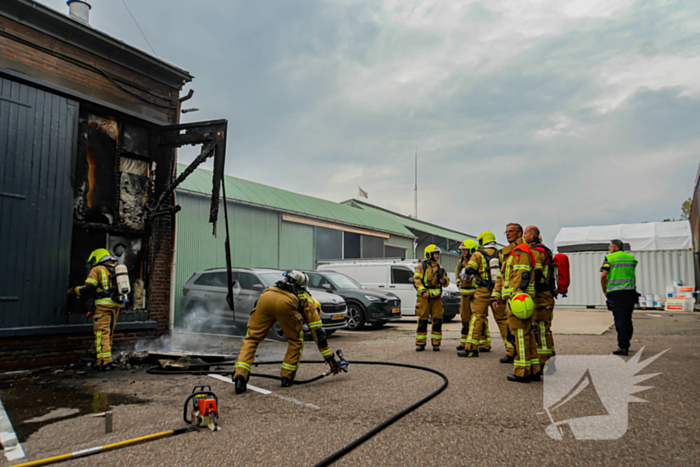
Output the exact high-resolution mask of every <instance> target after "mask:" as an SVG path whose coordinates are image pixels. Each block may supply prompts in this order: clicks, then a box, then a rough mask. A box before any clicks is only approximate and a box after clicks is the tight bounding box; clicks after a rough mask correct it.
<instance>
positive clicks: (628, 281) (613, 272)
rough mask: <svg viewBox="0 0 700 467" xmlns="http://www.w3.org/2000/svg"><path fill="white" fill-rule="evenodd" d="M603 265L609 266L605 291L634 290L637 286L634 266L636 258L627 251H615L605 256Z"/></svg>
mask: <svg viewBox="0 0 700 467" xmlns="http://www.w3.org/2000/svg"><path fill="white" fill-rule="evenodd" d="M603 267H609V268H610V272H608V280H607V283H606V287H605V291H606V292H607V293H610V292H616V291H618V290H635V289H636V288H637V284H636V278H635V274H634V268H636V267H637V260H636V259H634V256H632V255H631V254H629V253H625V252H624V251H619V250H618V251H616V252H614V253H610V254H609V255H607V256H606V257H605V263H603Z"/></svg>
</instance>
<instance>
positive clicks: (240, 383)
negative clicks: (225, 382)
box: [233, 375, 248, 394]
mask: <svg viewBox="0 0 700 467" xmlns="http://www.w3.org/2000/svg"><path fill="white" fill-rule="evenodd" d="M233 384H234V385H235V390H236V394H242V393H244V392H246V390H247V389H248V388H247V385H246V381H245V378H244V377H243V376H242V375H238V376H236V377H235V378H233Z"/></svg>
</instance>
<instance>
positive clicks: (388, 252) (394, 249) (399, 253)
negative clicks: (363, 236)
mask: <svg viewBox="0 0 700 467" xmlns="http://www.w3.org/2000/svg"><path fill="white" fill-rule="evenodd" d="M384 257H385V258H401V259H406V249H405V248H401V247H398V246H390V245H384Z"/></svg>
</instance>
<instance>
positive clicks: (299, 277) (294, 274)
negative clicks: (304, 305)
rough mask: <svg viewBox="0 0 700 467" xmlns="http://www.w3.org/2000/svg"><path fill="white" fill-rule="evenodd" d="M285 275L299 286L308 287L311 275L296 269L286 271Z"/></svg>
mask: <svg viewBox="0 0 700 467" xmlns="http://www.w3.org/2000/svg"><path fill="white" fill-rule="evenodd" d="M284 277H286V278H287V280H288V281H289V282H291V283H292V284H294V285H297V286H299V287H306V284H308V283H309V276H307V275H306V274H304V273H303V272H300V271H295V270H294V269H292V270H290V271H287V272H285V273H284Z"/></svg>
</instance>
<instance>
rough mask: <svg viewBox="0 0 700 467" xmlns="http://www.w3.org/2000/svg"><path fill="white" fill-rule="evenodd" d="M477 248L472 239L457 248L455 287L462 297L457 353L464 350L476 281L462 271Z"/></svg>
mask: <svg viewBox="0 0 700 467" xmlns="http://www.w3.org/2000/svg"><path fill="white" fill-rule="evenodd" d="M477 248H479V245H478V244H477V243H476V242H475V241H474V240H472V239H467V240H465V241H463V242H462V244H461V245H460V246H459V251H460V253H461V255H460V258H459V263H457V271H456V272H457V286H458V287H459V293H460V294H461V295H462V300H461V302H460V307H459V315H460V317H461V318H462V337H461V338H460V340H459V345H458V346H457V350H458V351H462V350H464V348H465V346H466V344H467V339H468V334H469V322H470V321H471V317H472V308H471V306H472V302H473V301H474V292H475V291H476V280H475V278H474V276H473V275H472V276H466V275H464V274H462V271H463V270H464V269H465V268H466V267H467V264H468V263H469V259H470V258H471V256H472V255H473V254H474V252H475V251H476V250H477Z"/></svg>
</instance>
